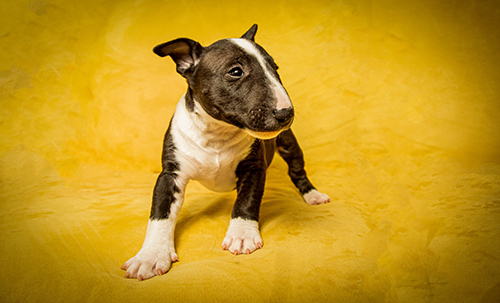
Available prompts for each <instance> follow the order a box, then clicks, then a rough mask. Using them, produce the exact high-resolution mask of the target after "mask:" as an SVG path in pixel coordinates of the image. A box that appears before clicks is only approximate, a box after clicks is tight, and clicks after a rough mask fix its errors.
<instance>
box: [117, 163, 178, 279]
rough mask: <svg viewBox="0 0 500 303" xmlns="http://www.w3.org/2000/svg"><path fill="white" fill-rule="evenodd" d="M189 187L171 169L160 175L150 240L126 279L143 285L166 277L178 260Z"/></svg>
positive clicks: (128, 265)
mask: <svg viewBox="0 0 500 303" xmlns="http://www.w3.org/2000/svg"><path fill="white" fill-rule="evenodd" d="M184 190H185V183H184V182H179V178H178V176H177V174H176V173H175V172H173V171H171V169H169V168H168V167H167V168H166V169H165V168H164V171H163V172H162V173H161V174H160V175H159V177H158V180H157V182H156V185H155V189H154V193H153V206H152V208H151V216H150V217H149V223H148V229H147V232H146V238H145V240H144V244H143V245H142V248H141V250H140V251H139V252H138V253H137V255H136V256H135V257H133V258H132V259H130V260H128V261H127V262H126V263H125V264H124V265H123V266H122V269H125V270H127V273H126V274H125V277H126V278H137V279H138V280H139V281H142V280H145V279H149V278H152V277H154V276H156V275H162V274H164V273H166V272H167V271H168V270H169V269H170V266H171V263H172V262H175V261H177V260H178V258H177V254H176V253H175V247H174V230H175V223H176V220H177V215H178V214H179V211H180V209H181V206H182V202H183V200H184Z"/></svg>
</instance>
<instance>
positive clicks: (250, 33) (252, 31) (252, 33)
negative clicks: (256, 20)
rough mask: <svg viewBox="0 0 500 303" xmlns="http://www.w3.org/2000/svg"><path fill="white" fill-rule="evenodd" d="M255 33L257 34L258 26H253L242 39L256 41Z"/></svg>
mask: <svg viewBox="0 0 500 303" xmlns="http://www.w3.org/2000/svg"><path fill="white" fill-rule="evenodd" d="M255 33H257V24H254V25H252V27H250V29H249V30H248V31H247V32H246V33H245V34H243V36H241V38H244V39H248V40H252V41H255V40H254V38H255Z"/></svg>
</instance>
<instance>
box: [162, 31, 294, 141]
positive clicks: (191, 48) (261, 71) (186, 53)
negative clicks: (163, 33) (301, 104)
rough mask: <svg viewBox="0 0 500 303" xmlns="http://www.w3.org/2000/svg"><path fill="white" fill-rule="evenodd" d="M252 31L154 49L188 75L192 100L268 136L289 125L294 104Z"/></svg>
mask: <svg viewBox="0 0 500 303" xmlns="http://www.w3.org/2000/svg"><path fill="white" fill-rule="evenodd" d="M256 32H257V25H253V26H252V27H251V28H250V29H249V30H248V31H247V32H246V33H245V34H244V35H243V36H242V37H241V38H237V39H223V40H219V41H217V42H215V43H213V44H212V45H210V46H208V47H203V46H201V45H200V44H199V43H198V42H196V41H193V40H191V39H187V38H180V39H176V40H173V41H170V42H167V43H163V44H160V45H158V46H156V47H155V48H154V49H153V51H154V52H155V53H156V54H158V55H159V56H161V57H165V56H170V57H172V59H173V60H174V62H175V63H176V65H177V72H178V73H179V74H181V75H182V76H183V77H184V78H186V79H187V81H188V85H189V94H188V95H190V96H191V97H192V101H191V102H197V103H199V105H200V106H201V108H202V109H203V110H204V111H205V112H206V113H207V114H209V115H210V116H211V117H213V118H215V119H217V120H220V121H224V122H226V123H229V124H231V125H234V126H236V127H239V128H241V129H243V130H245V131H246V132H247V133H249V134H250V135H252V136H254V137H256V138H260V139H270V138H273V137H276V136H277V135H278V134H279V133H280V132H281V131H283V130H286V129H288V128H289V127H290V125H291V124H292V122H293V117H294V110H293V106H292V102H291V100H290V98H289V96H288V93H287V92H286V90H285V88H284V87H283V85H282V83H281V80H280V77H279V75H278V72H277V70H278V66H277V65H276V64H275V63H274V60H273V58H272V57H271V56H270V55H269V54H268V53H267V52H266V51H265V50H264V49H263V48H262V47H261V46H260V45H258V44H256V43H255V40H254V38H255V33H256ZM193 108H194V106H193Z"/></svg>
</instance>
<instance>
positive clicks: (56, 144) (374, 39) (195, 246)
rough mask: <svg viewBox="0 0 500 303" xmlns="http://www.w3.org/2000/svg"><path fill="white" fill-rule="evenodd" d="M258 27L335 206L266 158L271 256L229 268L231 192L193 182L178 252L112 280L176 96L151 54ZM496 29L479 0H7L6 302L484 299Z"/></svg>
mask: <svg viewBox="0 0 500 303" xmlns="http://www.w3.org/2000/svg"><path fill="white" fill-rule="evenodd" d="M404 2H408V3H406V4H404ZM253 23H258V24H259V31H258V33H257V38H256V39H257V41H258V42H260V43H261V44H262V45H263V46H264V47H265V48H266V49H267V50H268V51H269V52H270V53H271V54H272V55H273V56H274V58H275V60H276V62H277V64H278V65H279V66H280V73H281V76H282V80H283V82H284V83H285V86H286V87H287V89H288V91H289V93H290V95H291V97H292V100H293V101H294V104H295V106H296V112H297V117H296V120H295V124H294V126H293V129H294V131H295V133H296V135H297V137H298V138H299V140H300V142H301V145H302V147H303V149H304V152H305V154H306V161H307V166H306V169H307V171H308V172H309V174H310V177H311V179H312V180H313V182H314V183H315V184H316V186H317V187H318V188H319V189H320V190H321V191H323V192H326V193H327V194H328V195H329V196H330V197H331V198H332V202H331V203H330V204H328V205H321V206H309V205H306V204H305V203H304V202H302V200H301V198H300V197H299V195H298V193H297V191H296V190H295V188H294V187H293V185H292V183H291V182H290V181H289V179H288V178H287V176H286V165H285V163H284V162H283V161H282V160H281V159H276V160H275V162H274V163H273V165H272V166H271V168H270V170H269V173H268V182H267V185H266V193H265V196H264V200H263V204H262V209H261V231H262V236H263V240H264V248H263V249H261V250H259V251H257V252H255V253H253V254H251V255H249V256H232V255H231V254H230V253H228V252H227V251H222V250H221V243H222V239H223V238H224V234H225V231H226V228H227V225H228V223H229V216H230V212H231V207H232V202H233V200H234V198H235V194H234V193H227V194H216V193H212V192H210V191H208V190H205V189H204V188H203V187H201V186H200V185H199V184H197V183H194V182H193V183H191V184H190V185H189V187H188V192H187V196H186V203H185V205H184V208H183V209H182V211H181V215H180V219H179V222H178V228H177V231H176V247H177V253H178V255H179V258H180V262H178V263H175V264H174V265H173V267H172V269H171V270H170V272H169V273H168V274H166V275H164V276H162V277H155V278H153V279H151V280H147V281H143V282H140V283H139V282H138V281H136V280H127V279H124V278H123V275H124V272H123V271H122V270H120V266H121V265H122V264H123V262H125V261H126V260H127V259H128V258H130V257H132V256H133V255H134V254H135V253H136V252H137V250H138V249H139V248H140V246H141V244H142V241H143V237H144V234H145V229H146V224H147V217H148V214H149V209H150V203H151V202H150V201H151V192H152V188H153V185H154V182H155V179H156V175H157V173H158V171H159V169H160V153H161V146H162V138H163V134H164V132H165V130H166V127H167V124H168V122H169V119H170V116H171V114H172V112H173V110H174V107H175V105H176V103H177V100H178V99H179V98H180V96H181V95H182V94H183V92H184V91H185V89H186V85H185V81H184V79H182V78H181V77H180V76H179V75H178V74H177V73H176V72H175V67H174V64H173V63H172V62H171V60H170V59H169V58H166V59H162V58H159V57H157V56H156V55H154V54H153V52H152V51H151V50H152V48H153V47H154V46H155V45H156V44H159V43H162V42H166V41H168V40H171V39H174V38H178V37H190V38H193V39H196V40H198V41H200V43H202V44H203V45H208V44H210V43H212V42H213V41H215V40H217V39H219V38H229V37H237V36H240V35H241V34H243V33H244V32H245V31H246V30H247V29H248V28H249V27H250V26H251V25H252V24H253ZM499 28H500V3H499V2H498V1H488V0H486V1H455V0H448V1H433V0H425V1H396V0H387V1H350V0H345V1H316V0H310V1H262V0H254V1H251V2H248V3H245V2H241V1H165V2H162V1H156V0H144V1H126V0H124V1H118V0H116V1H96V0H88V1H69V0H66V1H65V0H33V1H29V0H27V1H23V0H21V1H2V2H1V3H0V118H1V120H0V121H1V122H0V138H1V139H0V180H1V183H0V203H1V210H0V239H1V240H0V241H1V242H0V264H1V271H0V272H1V274H0V276H1V278H0V279H1V280H0V294H1V295H0V296H1V298H2V299H1V300H0V301H2V302H42V301H43V302H80V301H86V302H114V301H116V302H129V301H130V302H140V300H141V301H143V302H157V301H159V302H164V301H170V302H236V301H243V302H498V299H499V298H500V241H499V239H500V140H499V134H500V122H499V121H500V119H499V117H500V73H499V70H500V32H499V30H498V29H499Z"/></svg>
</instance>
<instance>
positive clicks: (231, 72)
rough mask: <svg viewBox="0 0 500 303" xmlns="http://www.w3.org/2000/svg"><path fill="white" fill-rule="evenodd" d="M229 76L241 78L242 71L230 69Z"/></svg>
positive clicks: (237, 68)
mask: <svg viewBox="0 0 500 303" xmlns="http://www.w3.org/2000/svg"><path fill="white" fill-rule="evenodd" d="M228 74H229V75H231V76H233V77H242V76H243V75H244V73H243V70H242V69H241V68H239V67H235V68H232V69H231V70H230V71H229V72H228Z"/></svg>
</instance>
